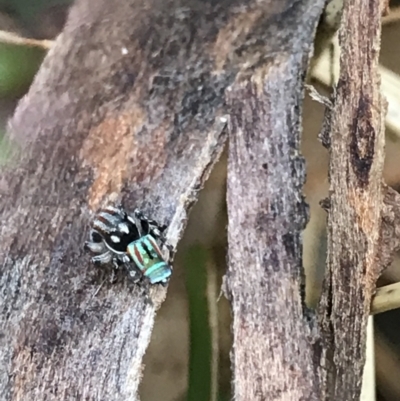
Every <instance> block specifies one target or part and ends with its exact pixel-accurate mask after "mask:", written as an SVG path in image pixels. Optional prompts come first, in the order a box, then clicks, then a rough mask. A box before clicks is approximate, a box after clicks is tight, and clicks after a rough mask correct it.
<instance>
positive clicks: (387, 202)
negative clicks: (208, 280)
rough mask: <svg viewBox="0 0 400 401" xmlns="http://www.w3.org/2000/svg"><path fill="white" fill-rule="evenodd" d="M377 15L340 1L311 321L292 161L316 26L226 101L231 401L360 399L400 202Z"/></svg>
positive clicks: (299, 168)
mask: <svg viewBox="0 0 400 401" xmlns="http://www.w3.org/2000/svg"><path fill="white" fill-rule="evenodd" d="M303 5H305V2H303ZM299 7H300V6H299ZM383 8H384V5H383V2H379V1H370V2H365V1H363V0H349V1H347V2H346V3H345V10H344V15H343V21H342V26H341V31H340V41H341V46H342V55H341V74H340V80H339V84H338V86H337V88H336V91H335V93H334V96H333V102H332V104H333V107H332V109H331V110H329V112H328V113H327V119H326V121H325V124H324V132H323V134H322V142H323V143H324V144H325V145H326V146H328V147H329V149H330V156H331V160H330V183H331V187H330V198H329V199H328V200H327V201H326V202H324V205H325V207H326V208H327V209H329V223H328V224H329V228H328V234H329V244H328V262H327V264H328V267H327V274H326V280H325V287H324V292H323V295H322V299H321V302H320V305H319V308H318V311H317V313H316V314H314V313H311V312H310V311H309V310H307V308H306V307H305V306H304V303H303V301H304V294H303V277H302V273H303V272H302V269H301V264H300V260H301V241H300V237H301V232H302V230H303V228H304V224H305V218H306V209H305V207H304V203H303V199H302V185H303V182H304V175H303V174H304V163H303V161H302V158H301V157H300V156H299V151H300V148H299V131H300V115H301V101H302V83H303V82H302V76H303V73H304V71H305V70H304V63H305V61H306V60H307V55H308V51H309V48H310V47H309V46H310V45H311V43H309V42H307V39H306V38H307V37H310V36H312V34H311V32H312V31H313V29H314V28H315V25H313V21H315V20H314V19H313V18H312V17H310V15H308V20H307V21H308V22H309V25H308V29H309V30H307V28H306V26H307V24H306V23H305V22H304V21H303V23H301V22H299V23H298V24H292V25H291V27H292V30H291V35H290V36H289V37H287V38H286V41H285V46H281V48H282V47H284V48H285V49H286V50H287V53H286V54H285V53H284V52H282V53H280V54H279V56H277V57H274V58H271V60H269V62H266V63H265V64H263V65H262V66H260V68H258V69H256V70H255V71H254V74H253V76H252V77H251V78H250V79H247V80H237V81H236V82H235V84H234V85H233V86H232V89H231V91H230V92H229V94H228V105H229V107H230V109H229V114H230V115H231V132H230V151H229V166H228V214H229V226H228V234H229V235H228V240H229V265H230V266H229V272H228V277H227V288H228V295H229V296H230V298H231V300H232V306H233V335H234V345H233V354H232V362H233V369H234V379H233V382H234V392H235V399H238V400H266V399H273V400H285V401H286V400H300V399H304V400H358V399H359V397H360V391H361V382H362V373H363V367H364V363H365V342H366V338H365V334H366V326H367V319H368V315H369V311H370V303H371V298H372V296H373V294H374V291H375V285H376V280H377V278H378V277H379V274H380V273H381V271H382V269H383V268H384V267H386V266H387V265H388V263H389V262H390V259H391V256H392V254H393V251H394V250H395V249H398V247H399V243H400V241H399V232H398V231H399V230H398V229H396V224H398V222H399V216H400V214H399V206H398V205H399V196H398V195H397V194H396V193H395V192H394V191H393V190H390V189H389V188H387V187H386V186H384V185H383V184H382V166H383V160H384V151H383V150H384V148H383V146H384V111H385V108H384V106H383V104H382V100H381V96H380V92H379V83H380V82H379V77H378V56H379V46H380V19H381V14H382V11H383ZM293 10H294V8H293V9H292V11H293ZM300 14H301V13H300ZM301 15H303V16H304V14H301ZM298 26H301V27H302V30H301V32H300V31H296V28H297V27H298ZM287 32H288V31H287ZM302 35H304V36H302ZM298 41H299V42H301V43H302V44H303V47H302V50H303V53H301V52H296V54H295V55H294V52H291V51H290V50H289V49H297V50H298V49H299V48H300V46H299V42H298ZM294 71H295V73H293V72H294ZM316 323H317V324H316Z"/></svg>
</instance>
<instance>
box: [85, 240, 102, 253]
mask: <svg viewBox="0 0 400 401" xmlns="http://www.w3.org/2000/svg"><path fill="white" fill-rule="evenodd" d="M84 249H85V250H86V251H90V252H92V253H103V252H105V251H107V248H106V246H105V245H104V243H103V242H92V241H86V242H85V245H84Z"/></svg>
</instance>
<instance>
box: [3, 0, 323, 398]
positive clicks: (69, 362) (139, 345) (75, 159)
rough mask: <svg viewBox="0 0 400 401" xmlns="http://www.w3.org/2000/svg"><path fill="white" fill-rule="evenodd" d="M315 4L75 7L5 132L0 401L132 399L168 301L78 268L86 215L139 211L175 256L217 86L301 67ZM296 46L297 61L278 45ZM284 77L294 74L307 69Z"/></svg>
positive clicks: (203, 172) (216, 128) (209, 148)
mask: <svg viewBox="0 0 400 401" xmlns="http://www.w3.org/2000/svg"><path fill="white" fill-rule="evenodd" d="M322 3H323V0H319V1H318V2H317V3H315V2H314V1H289V0H286V1H282V0H276V1H266V2H260V1H256V0H221V1H201V0H117V1H112V2H111V1H109V0H99V1H96V2H93V1H90V0H77V2H76V4H75V5H74V7H73V8H72V11H71V13H70V16H69V18H68V22H67V24H66V27H65V29H64V31H63V33H62V34H61V35H60V36H59V37H58V39H57V41H56V44H55V46H54V47H53V48H52V49H51V50H50V52H49V54H48V56H47V57H46V59H45V61H44V63H43V65H42V67H41V70H40V71H39V73H38V75H37V77H36V79H35V81H34V83H33V85H32V87H31V89H30V91H29V93H28V95H27V96H26V97H25V98H24V99H23V100H22V101H21V102H20V104H19V106H18V109H17V111H16V113H15V115H14V117H13V119H12V121H11V123H10V135H11V138H12V140H13V141H14V143H15V144H16V145H17V146H18V153H19V155H18V158H16V159H15V160H14V164H13V165H12V166H10V167H9V168H8V169H3V171H2V172H1V180H0V191H1V199H0V219H1V222H2V226H1V231H2V235H1V238H2V241H1V242H0V265H1V276H0V294H1V303H0V327H1V336H0V366H1V368H0V399H1V400H7V401H9V400H13V401H14V400H27V401H28V400H29V401H30V400H46V401H47V400H60V399H62V400H80V399H85V400H102V401H104V400H113V401H118V400H127V399H129V400H135V399H137V390H138V384H139V380H140V377H141V370H142V365H141V362H142V356H143V353H144V351H145V349H146V347H147V345H148V342H149V339H150V333H151V328H152V325H153V318H154V314H155V310H156V308H157V307H158V306H159V304H160V302H161V301H162V299H163V298H164V296H165V290H164V289H160V288H155V289H153V290H152V292H151V298H152V303H147V302H146V301H145V298H144V296H143V294H142V292H141V291H140V290H139V289H138V287H137V286H135V285H133V284H132V283H130V282H129V281H128V280H127V279H126V278H125V276H124V275H123V274H121V275H120V276H118V281H117V283H115V284H110V283H109V281H108V276H109V273H110V272H109V271H104V270H102V269H97V268H95V267H94V266H92V265H90V264H89V261H88V259H89V258H88V256H87V255H84V253H83V250H82V245H83V242H84V241H85V239H86V238H87V232H88V226H89V223H90V220H91V218H92V216H93V212H95V211H96V210H97V209H98V208H99V207H100V206H101V205H104V204H105V203H107V202H109V201H114V200H122V202H123V204H124V205H125V207H126V208H127V209H128V210H129V209H132V208H134V207H140V208H142V209H143V211H144V212H146V213H147V214H148V215H150V216H151V217H153V218H155V219H157V220H159V221H160V222H161V223H166V224H170V226H169V229H168V233H167V237H168V239H169V241H170V242H171V243H172V244H173V245H176V244H177V242H178V239H179V236H180V235H181V232H182V230H183V228H184V225H185V221H186V218H187V211H188V209H189V208H190V206H191V205H192V204H193V202H194V201H195V200H196V197H197V193H198V191H199V190H200V189H201V186H202V184H203V182H204V180H205V179H206V177H207V175H208V172H209V170H210V168H211V167H212V165H213V163H214V162H215V160H216V159H217V157H218V155H219V153H220V152H221V149H222V147H223V144H224V141H225V136H226V130H224V122H223V121H221V120H220V119H219V117H220V116H222V115H223V113H224V112H225V111H224V106H225V98H224V92H225V88H226V87H227V86H228V85H230V84H231V83H232V82H233V81H234V79H235V77H236V76H237V74H238V73H239V72H241V73H242V74H243V75H247V76H248V75H251V70H252V69H253V68H256V67H257V66H259V65H262V64H263V63H265V62H266V61H268V60H270V59H272V58H275V57H277V56H278V55H279V54H280V53H283V54H284V57H285V58H286V57H289V53H290V52H293V57H294V58H296V54H297V52H299V54H300V56H299V57H300V58H301V59H303V57H304V55H305V54H308V51H309V45H310V42H311V41H312V33H313V27H314V25H315V21H316V19H317V15H318V13H319V12H320V9H321V7H322ZM315 4H317V5H315ZM310 18H311V22H309V21H310ZM302 24H303V25H304V27H305V29H306V31H307V35H303V34H302V33H301V32H302V26H301V25H302ZM292 26H293V27H296V29H294V30H293V29H292ZM286 29H289V30H288V33H286V34H281V32H284V31H285V30H286ZM298 33H300V34H301V37H302V38H303V39H304V41H305V42H304V43H302V42H301V41H299V40H297V42H296V43H298V45H299V46H300V48H299V49H295V48H294V47H292V46H291V45H290V46H287V43H288V41H289V38H290V35H292V34H298ZM289 58H290V57H289ZM288 67H289V64H288ZM293 67H294V69H293V70H289V69H288V70H287V73H288V74H290V76H291V77H293V76H297V74H299V73H301V71H302V70H303V67H304V66H303V65H302V66H301V68H300V65H299V64H298V61H297V62H296V63H295V64H293ZM281 78H282V79H283V80H286V79H287V78H286V77H285V76H284V75H282V76H281ZM290 79H292V78H290ZM293 82H297V81H296V79H295V80H294V81H293ZM285 87H286V86H285ZM296 90H299V87H298V85H297V86H296ZM295 103H296V102H293V103H290V104H293V105H294V104H295ZM280 107H282V108H283V109H282V117H285V116H286V112H284V111H283V110H286V109H287V105H285V104H283V103H280ZM293 112H295V110H293Z"/></svg>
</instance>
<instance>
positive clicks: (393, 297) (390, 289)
mask: <svg viewBox="0 0 400 401" xmlns="http://www.w3.org/2000/svg"><path fill="white" fill-rule="evenodd" d="M397 308H400V283H395V284H390V285H385V286H384V287H381V288H378V289H377V291H376V294H375V296H374V299H373V301H372V305H371V313H372V314H378V313H383V312H387V311H389V310H392V309H397Z"/></svg>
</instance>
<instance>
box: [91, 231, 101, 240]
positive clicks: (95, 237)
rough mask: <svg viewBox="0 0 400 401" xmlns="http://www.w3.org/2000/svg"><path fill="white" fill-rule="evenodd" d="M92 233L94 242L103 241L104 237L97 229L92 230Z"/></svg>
mask: <svg viewBox="0 0 400 401" xmlns="http://www.w3.org/2000/svg"><path fill="white" fill-rule="evenodd" d="M90 234H91V237H92V241H93V242H102V241H103V237H102V236H101V234H100V233H98V232H97V231H92V232H91V233H90Z"/></svg>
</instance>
